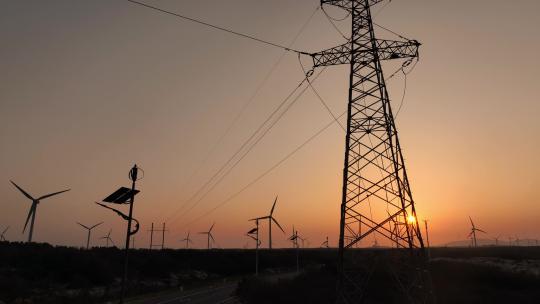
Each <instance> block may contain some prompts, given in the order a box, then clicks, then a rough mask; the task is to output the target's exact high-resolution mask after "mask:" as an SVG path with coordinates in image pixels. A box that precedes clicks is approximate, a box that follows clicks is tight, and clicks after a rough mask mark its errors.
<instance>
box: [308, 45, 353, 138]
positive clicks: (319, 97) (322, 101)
mask: <svg viewBox="0 0 540 304" xmlns="http://www.w3.org/2000/svg"><path fill="white" fill-rule="evenodd" d="M298 63H299V64H300V68H302V71H303V72H304V74H306V75H307V74H308V73H309V72H306V69H305V68H304V65H303V64H302V60H301V59H300V55H298ZM307 81H308V84H309V87H310V88H311V90H312V91H313V93H315V96H317V98H318V99H319V101H320V102H321V103H322V105H323V106H324V108H325V109H326V111H328V113H329V114H330V116H332V118H333V119H334V120H335V121H336V122H337V124H338V125H339V126H340V127H341V129H342V130H343V131H344V132H347V131H346V130H345V127H344V126H343V125H342V124H341V122H340V121H339V120H338V118H337V117H336V116H335V115H334V112H332V110H331V109H330V107H329V106H328V104H326V102H325V101H324V99H323V98H322V97H321V95H320V94H319V92H317V90H316V89H315V87H314V86H313V84H312V83H311V81H309V78H308V80H307Z"/></svg>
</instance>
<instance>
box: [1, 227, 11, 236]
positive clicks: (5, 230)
mask: <svg viewBox="0 0 540 304" xmlns="http://www.w3.org/2000/svg"><path fill="white" fill-rule="evenodd" d="M8 229H9V226H7V228H6V229H4V231H2V235H4V233H6V232H7V231H8Z"/></svg>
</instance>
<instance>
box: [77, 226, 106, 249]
mask: <svg viewBox="0 0 540 304" xmlns="http://www.w3.org/2000/svg"><path fill="white" fill-rule="evenodd" d="M77 224H79V225H80V226H81V227H83V228H86V230H88V237H87V238H86V249H88V248H89V247H90V234H91V233H92V229H94V228H96V227H97V226H99V225H101V224H103V222H101V223H97V224H95V225H94V226H92V227H88V226H85V225H83V224H81V223H79V222H77Z"/></svg>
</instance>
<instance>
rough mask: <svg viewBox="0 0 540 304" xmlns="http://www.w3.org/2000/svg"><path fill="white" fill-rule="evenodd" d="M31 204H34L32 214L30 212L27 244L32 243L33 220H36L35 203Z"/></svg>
mask: <svg viewBox="0 0 540 304" xmlns="http://www.w3.org/2000/svg"><path fill="white" fill-rule="evenodd" d="M32 204H35V207H34V212H32V221H31V222H30V233H29V234H28V243H32V234H34V220H35V219H36V211H37V204H36V203H35V202H32Z"/></svg>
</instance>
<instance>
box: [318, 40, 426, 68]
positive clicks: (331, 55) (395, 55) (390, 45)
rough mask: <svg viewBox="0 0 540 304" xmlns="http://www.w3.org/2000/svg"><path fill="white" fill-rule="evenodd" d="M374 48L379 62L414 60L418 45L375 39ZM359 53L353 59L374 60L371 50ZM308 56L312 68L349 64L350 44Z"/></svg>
mask: <svg viewBox="0 0 540 304" xmlns="http://www.w3.org/2000/svg"><path fill="white" fill-rule="evenodd" d="M376 48H377V50H376V51H377V54H378V56H379V60H390V59H399V58H415V57H418V49H419V48H420V43H419V42H418V41H416V40H408V41H396V40H386V39H377V40H376ZM360 53H361V54H355V55H356V56H355V57H357V58H362V60H363V61H373V60H374V59H375V58H373V55H372V54H373V53H374V52H373V50H372V49H366V50H360ZM310 55H311V58H312V59H313V66H314V67H319V66H329V65H338V64H349V63H351V57H352V56H351V55H352V54H351V43H350V42H347V43H344V44H342V45H338V46H336V47H333V48H329V49H326V50H323V51H320V52H317V53H312V54H310Z"/></svg>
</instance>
